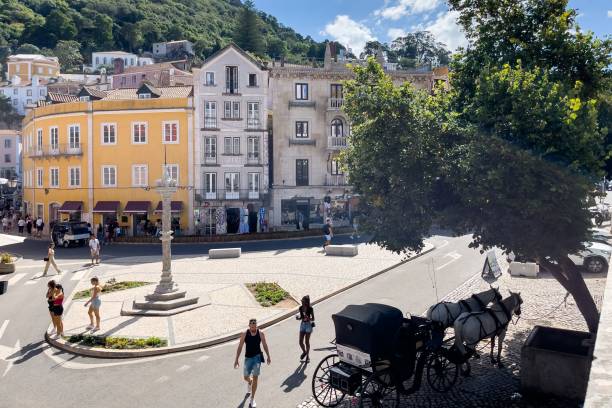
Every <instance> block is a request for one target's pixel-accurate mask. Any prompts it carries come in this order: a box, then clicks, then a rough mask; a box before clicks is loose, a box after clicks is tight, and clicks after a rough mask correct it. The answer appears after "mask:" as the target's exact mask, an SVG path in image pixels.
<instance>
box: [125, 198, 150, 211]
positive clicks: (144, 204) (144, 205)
mask: <svg viewBox="0 0 612 408" xmlns="http://www.w3.org/2000/svg"><path fill="white" fill-rule="evenodd" d="M150 207H151V202H150V201H128V202H127V204H126V205H125V208H124V209H123V213H124V214H147V213H148V212H149V208H150Z"/></svg>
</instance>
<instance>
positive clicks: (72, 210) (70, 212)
mask: <svg viewBox="0 0 612 408" xmlns="http://www.w3.org/2000/svg"><path fill="white" fill-rule="evenodd" d="M57 212H58V213H59V214H60V219H61V221H81V219H82V216H83V202H82V201H64V204H62V206H61V207H60V208H59V209H58V210H57Z"/></svg>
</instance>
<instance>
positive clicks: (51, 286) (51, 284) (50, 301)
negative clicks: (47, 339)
mask: <svg viewBox="0 0 612 408" xmlns="http://www.w3.org/2000/svg"><path fill="white" fill-rule="evenodd" d="M54 293H55V281H54V280H53V279H52V280H50V281H49V282H47V295H46V297H47V305H48V307H49V316H51V323H53V330H52V331H51V333H49V334H55V333H57V326H56V325H55V315H54V314H53V294H54Z"/></svg>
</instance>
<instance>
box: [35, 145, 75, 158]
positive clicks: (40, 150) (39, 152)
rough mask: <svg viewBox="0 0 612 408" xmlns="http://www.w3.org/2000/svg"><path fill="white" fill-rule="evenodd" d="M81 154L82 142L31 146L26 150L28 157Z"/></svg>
mask: <svg viewBox="0 0 612 408" xmlns="http://www.w3.org/2000/svg"><path fill="white" fill-rule="evenodd" d="M82 154H83V145H82V144H56V145H43V146H31V147H30V148H29V149H28V151H27V155H28V157H52V156H80V155H82Z"/></svg>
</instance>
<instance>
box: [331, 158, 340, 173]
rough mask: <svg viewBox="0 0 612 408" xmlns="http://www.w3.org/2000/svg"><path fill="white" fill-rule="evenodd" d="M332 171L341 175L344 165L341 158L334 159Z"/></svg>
mask: <svg viewBox="0 0 612 408" xmlns="http://www.w3.org/2000/svg"><path fill="white" fill-rule="evenodd" d="M330 173H331V174H332V175H334V176H339V175H341V174H343V173H342V166H341V165H340V160H338V159H332V161H331V168H330Z"/></svg>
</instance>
